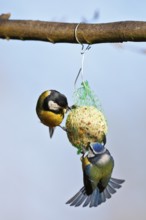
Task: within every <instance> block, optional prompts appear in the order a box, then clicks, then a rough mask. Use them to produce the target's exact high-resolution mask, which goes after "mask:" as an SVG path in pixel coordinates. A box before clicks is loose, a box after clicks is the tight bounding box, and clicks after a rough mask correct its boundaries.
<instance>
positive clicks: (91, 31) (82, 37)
mask: <svg viewBox="0 0 146 220" xmlns="http://www.w3.org/2000/svg"><path fill="white" fill-rule="evenodd" d="M7 17H8V16H7ZM4 18H5V17H4ZM8 18H9V17H8ZM8 18H6V19H2V18H1V19H0V38H1V39H17V40H38V41H46V42H51V43H78V42H77V40H76V38H75V28H76V26H77V25H78V24H77V23H61V22H45V21H31V20H7V19H8ZM77 38H78V40H79V42H80V43H86V44H95V43H112V42H113V43H116V42H126V41H135V42H144V41H146V22H143V21H121V22H112V23H103V24H80V25H79V26H78V28H77Z"/></svg>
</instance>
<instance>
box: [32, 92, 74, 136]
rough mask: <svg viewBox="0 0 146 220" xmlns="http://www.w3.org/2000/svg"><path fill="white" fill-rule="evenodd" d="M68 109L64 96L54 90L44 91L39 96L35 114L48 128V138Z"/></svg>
mask: <svg viewBox="0 0 146 220" xmlns="http://www.w3.org/2000/svg"><path fill="white" fill-rule="evenodd" d="M68 109H70V108H69V106H68V102H67V98H66V96H65V95H63V94H61V93H60V92H58V91H56V90H48V91H45V92H43V93H42V94H41V95H40V96H39V98H38V101H37V105H36V113H37V115H38V117H39V119H40V121H41V122H42V123H43V124H44V125H46V126H48V127H49V133H50V137H52V135H53V133H54V129H55V127H56V126H60V124H61V122H62V120H63V118H64V115H65V113H66V112H67V110H68ZM60 127H61V126H60Z"/></svg>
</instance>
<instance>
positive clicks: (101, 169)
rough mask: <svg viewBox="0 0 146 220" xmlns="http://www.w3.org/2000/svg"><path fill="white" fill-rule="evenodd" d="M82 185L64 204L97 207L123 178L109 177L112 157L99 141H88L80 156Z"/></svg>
mask: <svg viewBox="0 0 146 220" xmlns="http://www.w3.org/2000/svg"><path fill="white" fill-rule="evenodd" d="M81 161H82V170H83V182H84V186H83V187H82V188H81V189H80V191H79V192H78V193H77V194H76V195H75V196H73V197H72V198H71V199H70V200H69V201H68V202H67V203H66V204H70V205H71V206H75V207H77V206H80V205H82V204H83V207H85V206H89V207H97V206H98V205H100V204H101V203H103V202H105V201H106V199H109V198H111V194H114V193H115V192H116V189H119V188H120V187H121V184H122V183H123V182H124V180H121V179H115V178H112V177H111V174H112V171H113V167H114V159H113V157H112V156H111V154H110V152H109V151H108V150H107V149H106V148H105V147H104V145H103V144H100V143H98V142H97V143H90V146H89V151H88V153H87V155H86V156H83V157H82V158H81Z"/></svg>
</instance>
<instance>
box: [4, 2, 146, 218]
mask: <svg viewBox="0 0 146 220" xmlns="http://www.w3.org/2000/svg"><path fill="white" fill-rule="evenodd" d="M95 10H99V19H98V20H97V22H99V23H102V22H112V21H122V20H123V21H125V20H143V21H146V13H145V11H146V2H145V1H144V0H143V1H137V2H134V1H132V0H126V1H125V0H124V1H116V0H111V1H97V0H96V1H95V0H93V1H89V2H85V1H83V0H80V1H77V0H74V1H67V0H66V1H65V0H60V1H57V0H54V1H50V0H41V1H39V0H38V1H35V0H32V1H29V0H25V1H18V0H13V1H7V0H5V1H2V0H0V13H8V12H10V13H11V14H12V16H11V18H12V19H30V20H31V19H33V20H44V21H66V22H80V21H81V19H82V18H83V17H85V18H86V19H91V18H92V15H93V13H94V11H95ZM123 46H124V47H125V49H124V48H121V49H120V48H117V47H115V45H113V44H99V45H98V44H96V45H92V47H91V49H90V50H89V51H88V52H87V53H86V54H85V63H84V78H85V79H86V80H88V81H89V84H90V86H91V87H92V89H93V90H94V92H95V93H96V94H97V96H98V97H99V99H100V101H101V103H102V107H103V109H104V113H105V116H106V118H107V120H108V126H109V132H108V137H107V148H108V149H109V150H110V152H111V154H112V155H113V157H114V159H115V168H114V171H113V177H117V178H122V179H125V180H126V182H125V183H124V184H123V187H122V188H121V189H119V190H118V192H117V193H116V194H115V195H113V197H112V198H111V199H110V200H108V201H107V202H106V203H105V204H102V205H101V206H99V207H97V208H92V209H90V208H82V207H79V208H73V207H70V206H67V205H65V202H66V201H67V200H68V199H69V198H70V197H71V196H73V194H75V193H76V192H77V191H78V190H79V189H80V188H81V187H82V185H83V181H82V170H81V163H80V156H78V155H77V153H76V149H75V148H74V147H73V146H72V145H71V144H70V143H69V141H68V139H67V136H66V134H65V132H63V131H62V130H61V129H60V128H57V129H56V131H55V134H54V137H53V138H52V139H50V138H49V133H48V129H47V127H45V126H43V125H42V124H41V123H40V122H39V119H38V118H37V116H36V112H35V106H36V102H37V99H38V96H39V95H40V94H41V93H42V92H43V91H45V90H47V89H56V90H58V91H60V92H62V93H64V94H65V95H66V96H67V97H68V101H69V104H70V105H72V104H73V99H72V96H73V91H74V87H73V84H74V80H75V78H76V75H77V73H78V70H79V68H80V66H81V55H80V51H81V46H80V45H76V44H55V45H53V44H50V43H46V42H33V41H29V42H28V41H17V40H16V41H14V40H9V41H8V40H0V51H1V53H0V100H1V109H0V122H1V123H0V132H1V138H0V176H1V178H0V219H2V220H49V219H51V220H58V219H63V220H68V219H69V220H74V219H76V220H80V219H84V220H88V219H89V218H90V219H96V218H97V219H104V220H117V219H118V220H123V219H125V220H130V219H132V220H137V219H140V220H145V216H146V209H145V204H146V190H145V181H146V172H145V156H146V147H145V146H146V140H145V124H146V98H145V94H146V74H145V71H146V55H145V54H142V53H138V52H132V51H131V50H129V49H128V48H130V47H132V48H138V49H139V48H146V43H125V44H123ZM64 123H65V121H64V122H63V123H62V124H64Z"/></svg>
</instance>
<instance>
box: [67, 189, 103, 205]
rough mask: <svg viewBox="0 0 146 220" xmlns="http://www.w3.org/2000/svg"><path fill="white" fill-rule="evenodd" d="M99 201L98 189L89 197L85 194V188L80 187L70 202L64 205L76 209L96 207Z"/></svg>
mask: <svg viewBox="0 0 146 220" xmlns="http://www.w3.org/2000/svg"><path fill="white" fill-rule="evenodd" d="M98 201H99V189H98V188H96V189H95V190H94V191H93V193H92V194H91V195H87V194H86V190H85V187H82V188H81V189H80V191H79V192H78V193H77V194H75V196H73V197H72V198H71V199H70V200H68V201H67V202H66V204H70V206H75V207H78V206H80V205H82V204H83V205H82V206H83V207H86V206H88V205H89V207H97V206H98Z"/></svg>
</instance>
